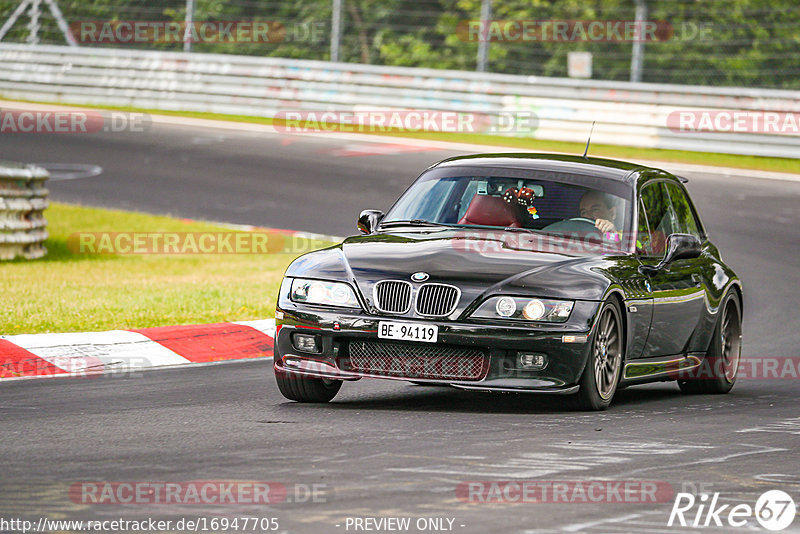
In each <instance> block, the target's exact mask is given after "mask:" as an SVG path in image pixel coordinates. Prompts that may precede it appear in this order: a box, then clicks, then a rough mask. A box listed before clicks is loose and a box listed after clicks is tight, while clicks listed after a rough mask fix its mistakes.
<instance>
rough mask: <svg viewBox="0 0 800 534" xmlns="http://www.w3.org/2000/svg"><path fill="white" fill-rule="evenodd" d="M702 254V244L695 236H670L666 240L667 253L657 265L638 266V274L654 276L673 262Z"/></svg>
mask: <svg viewBox="0 0 800 534" xmlns="http://www.w3.org/2000/svg"><path fill="white" fill-rule="evenodd" d="M701 252H702V244H701V243H700V240H699V239H698V238H697V236H693V235H691V234H671V235H670V236H669V237H668V238H667V252H666V253H665V254H664V258H663V259H662V260H661V261H660V262H659V263H658V265H640V266H639V272H640V273H642V274H654V273H656V272H658V271H660V270H661V269H663V268H664V267H666V266H667V265H669V264H670V263H672V262H673V261H676V260H683V259H692V258H696V257H698V256H699V255H700V254H701Z"/></svg>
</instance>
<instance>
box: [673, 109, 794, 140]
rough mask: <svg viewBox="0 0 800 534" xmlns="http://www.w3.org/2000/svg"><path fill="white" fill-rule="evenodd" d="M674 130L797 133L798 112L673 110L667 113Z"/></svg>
mask: <svg viewBox="0 0 800 534" xmlns="http://www.w3.org/2000/svg"><path fill="white" fill-rule="evenodd" d="M667 128H669V129H670V131H672V132H674V133H696V132H713V133H734V134H735V133H751V134H772V135H800V112H791V111H753V110H750V111H748V110H730V109H691V110H675V111H673V112H671V113H670V114H669V115H667Z"/></svg>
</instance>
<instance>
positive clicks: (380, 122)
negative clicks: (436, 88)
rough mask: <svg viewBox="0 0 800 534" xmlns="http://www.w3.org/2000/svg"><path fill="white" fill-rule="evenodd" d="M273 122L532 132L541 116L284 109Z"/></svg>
mask: <svg viewBox="0 0 800 534" xmlns="http://www.w3.org/2000/svg"><path fill="white" fill-rule="evenodd" d="M273 126H274V128H275V130H277V131H278V132H281V133H287V134H309V133H327V132H348V133H382V132H436V133H471V134H496V135H512V134H530V133H533V132H534V131H536V129H537V128H538V126H539V118H538V116H537V115H536V113H534V112H533V111H528V110H501V111H497V112H494V113H475V112H465V111H463V112H462V111H443V110H431V109H370V110H338V111H337V110H329V111H306V110H282V111H279V112H278V113H277V114H276V115H275V118H274V121H273Z"/></svg>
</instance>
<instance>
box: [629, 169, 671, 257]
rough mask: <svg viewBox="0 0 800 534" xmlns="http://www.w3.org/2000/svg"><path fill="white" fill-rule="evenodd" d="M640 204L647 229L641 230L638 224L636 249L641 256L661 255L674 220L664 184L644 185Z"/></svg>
mask: <svg viewBox="0 0 800 534" xmlns="http://www.w3.org/2000/svg"><path fill="white" fill-rule="evenodd" d="M642 204H643V205H644V210H645V215H646V217H647V223H648V228H647V229H646V230H645V229H643V228H642V225H641V222H640V225H639V233H638V235H637V236H636V241H637V248H639V249H640V250H641V251H642V253H643V254H656V255H661V254H663V253H664V246H665V244H666V241H667V236H669V235H670V234H672V233H673V223H674V219H675V216H674V213H673V211H672V207H671V205H670V201H669V197H668V196H667V192H666V190H665V188H664V182H655V183H651V184H648V185H646V186H645V187H644V188H643V189H642ZM640 221H641V216H640Z"/></svg>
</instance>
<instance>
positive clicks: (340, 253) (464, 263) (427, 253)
mask: <svg viewBox="0 0 800 534" xmlns="http://www.w3.org/2000/svg"><path fill="white" fill-rule="evenodd" d="M532 239H538V241H535V242H534V241H531V240H532ZM543 239H544V240H543ZM543 249H544V250H547V251H546V252H545V251H542V250H543ZM610 261H611V258H610V257H608V256H603V255H601V254H587V253H585V252H581V251H574V250H570V249H569V244H568V243H567V242H565V241H564V240H556V239H555V238H550V237H543V236H542V235H541V234H529V233H522V232H506V231H497V232H489V231H463V230H454V229H453V230H451V229H447V230H433V231H419V232H404V233H396V232H392V233H382V234H375V235H368V236H356V237H349V238H347V239H345V240H344V242H342V243H341V244H340V245H337V246H334V247H331V248H328V249H324V250H320V251H316V252H312V253H309V254H306V255H305V256H302V257H300V258H298V259H297V260H295V262H294V263H293V264H292V265H291V266H290V267H289V269H288V270H287V273H286V274H287V276H296V277H311V278H321V279H339V280H349V281H353V282H355V284H356V285H357V286H358V288H359V290H360V291H361V293H362V295H363V296H364V297H365V299H366V300H367V302H369V303H370V305H371V304H372V288H373V286H374V284H375V283H376V282H378V281H380V280H387V279H392V280H408V281H410V280H411V275H412V274H414V273H416V272H424V273H427V274H428V276H429V278H428V280H427V281H428V282H441V283H448V284H452V285H455V286H457V287H459V289H461V292H462V298H461V301H460V303H459V307H458V308H457V310H456V312H455V314H454V315H458V314H459V313H460V312H461V311H463V310H464V309H466V308H467V307H468V306H469V304H470V303H472V302H473V301H475V300H476V299H478V298H480V297H482V296H483V295H484V294H496V293H501V292H502V293H507V294H517V295H531V296H539V297H549V298H567V299H572V300H600V299H602V298H603V295H604V293H605V291H606V289H607V288H608V286H609V284H610V278H609V276H608V274H607V269H606V268H605V267H608V264H609V262H610Z"/></svg>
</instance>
